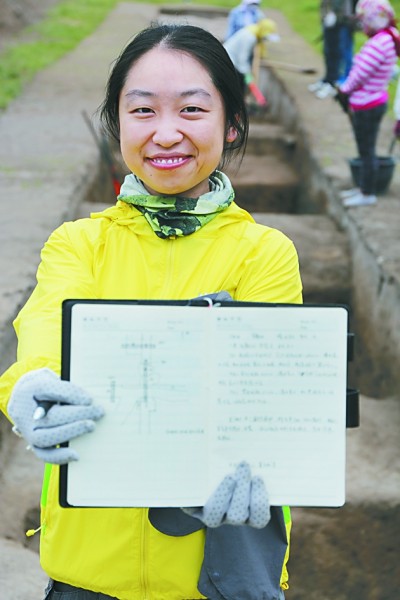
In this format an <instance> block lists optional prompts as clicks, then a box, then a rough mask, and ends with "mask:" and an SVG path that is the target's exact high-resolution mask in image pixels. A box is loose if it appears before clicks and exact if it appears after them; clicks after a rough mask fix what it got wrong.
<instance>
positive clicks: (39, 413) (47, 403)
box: [33, 396, 55, 421]
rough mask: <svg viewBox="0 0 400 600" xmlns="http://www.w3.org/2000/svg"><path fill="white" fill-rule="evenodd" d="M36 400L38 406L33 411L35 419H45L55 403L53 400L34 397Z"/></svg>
mask: <svg viewBox="0 0 400 600" xmlns="http://www.w3.org/2000/svg"><path fill="white" fill-rule="evenodd" d="M33 399H34V400H36V402H37V404H38V406H37V408H36V409H35V412H34V413H33V420H34V421H39V420H40V419H43V417H45V416H46V415H47V413H48V412H49V410H50V408H51V407H52V406H53V405H54V404H55V403H54V402H53V401H52V400H39V399H38V398H35V396H34V397H33Z"/></svg>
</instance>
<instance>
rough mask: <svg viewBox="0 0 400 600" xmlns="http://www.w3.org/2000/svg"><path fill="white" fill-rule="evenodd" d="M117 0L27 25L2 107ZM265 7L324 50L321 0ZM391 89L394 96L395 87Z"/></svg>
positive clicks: (399, 4)
mask: <svg viewBox="0 0 400 600" xmlns="http://www.w3.org/2000/svg"><path fill="white" fill-rule="evenodd" d="M125 1H126V0H125ZM128 1H129V0H128ZM146 1H147V2H148V1H149V0H146ZM150 1H151V2H152V3H154V4H162V3H165V2H163V0H150ZM174 1H175V2H177V0H172V2H169V3H173V2H174ZM117 2H118V0H64V1H63V2H61V3H60V4H59V5H58V6H56V7H55V8H53V9H52V10H50V11H49V13H48V16H47V18H46V19H44V20H43V21H42V22H41V23H39V24H37V25H35V26H32V27H30V28H28V29H27V33H29V35H30V37H31V38H33V41H29V42H25V43H21V44H18V45H16V46H12V47H10V48H9V49H8V50H6V51H4V52H3V53H2V54H1V55H0V109H2V108H3V109H4V108H6V107H7V105H8V104H9V102H11V100H12V99H13V98H15V97H16V96H17V95H18V94H19V93H20V92H21V90H22V88H23V86H24V84H25V83H26V82H27V81H29V80H30V79H31V78H32V77H33V76H34V74H35V73H37V72H38V71H40V70H41V69H43V68H44V67H46V66H48V65H50V64H52V63H53V62H55V61H56V60H57V59H59V58H60V57H61V56H63V55H64V54H65V53H67V52H69V51H70V50H72V49H73V48H74V47H75V46H76V45H77V44H78V43H79V42H80V41H81V40H82V39H84V38H85V37H87V36H88V35H89V34H90V33H92V31H94V30H95V29H96V27H97V26H98V25H99V24H100V23H101V22H102V20H103V19H104V18H105V17H106V15H107V14H108V13H109V12H110V10H112V9H113V8H114V6H115V5H116V4H117ZM196 2H197V3H201V4H214V5H218V6H226V7H227V8H231V7H232V6H235V5H236V4H238V1H236V0H214V2H210V1H209V0H196ZM177 3H180V1H179V2H177ZM392 4H393V6H394V8H395V10H396V12H397V14H398V15H399V18H400V0H393V2H392ZM262 7H263V8H264V10H266V11H268V8H271V9H278V10H281V11H282V12H283V13H284V15H285V16H286V17H287V19H288V20H289V22H290V23H291V25H292V27H293V29H295V31H297V32H298V33H300V34H301V35H302V36H303V37H304V38H305V39H306V40H307V41H308V42H309V43H310V44H312V45H313V46H314V47H315V48H316V50H317V51H320V52H321V51H322V45H321V43H318V42H316V40H317V39H318V37H319V35H320V22H319V1H318V0H284V1H282V0H267V1H266V0H263V4H262ZM364 40H365V38H364V36H363V35H362V34H357V36H356V48H358V47H360V45H361V44H362V43H363V41H364ZM391 87H392V88H393V87H394V86H391ZM391 92H392V95H393V90H391Z"/></svg>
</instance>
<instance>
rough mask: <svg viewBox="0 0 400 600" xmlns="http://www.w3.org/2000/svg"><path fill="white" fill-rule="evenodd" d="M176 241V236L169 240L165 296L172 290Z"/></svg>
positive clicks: (164, 287)
mask: <svg viewBox="0 0 400 600" xmlns="http://www.w3.org/2000/svg"><path fill="white" fill-rule="evenodd" d="M174 240H176V235H171V236H170V237H169V238H168V243H169V247H168V255H167V265H166V269H165V279H164V286H163V290H164V291H163V294H164V295H165V296H167V295H168V292H169V289H170V287H171V286H170V282H171V278H172V265H173V263H174V260H173V258H174V254H175V244H174Z"/></svg>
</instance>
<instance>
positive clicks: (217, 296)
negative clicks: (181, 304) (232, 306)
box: [193, 290, 233, 304]
mask: <svg viewBox="0 0 400 600" xmlns="http://www.w3.org/2000/svg"><path fill="white" fill-rule="evenodd" d="M208 298H209V299H210V300H212V301H213V302H214V304H215V302H232V301H233V298H232V296H231V295H230V293H229V292H226V291H225V290H222V291H221V292H214V293H213V294H203V296H197V297H196V298H193V300H207V299H208Z"/></svg>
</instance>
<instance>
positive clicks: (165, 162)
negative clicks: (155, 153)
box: [153, 158, 183, 165]
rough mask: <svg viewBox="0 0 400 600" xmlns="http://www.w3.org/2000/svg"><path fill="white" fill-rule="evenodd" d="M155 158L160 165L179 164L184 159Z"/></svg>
mask: <svg viewBox="0 0 400 600" xmlns="http://www.w3.org/2000/svg"><path fill="white" fill-rule="evenodd" d="M153 160H154V162H156V163H158V164H160V165H177V164H178V163H180V162H182V161H183V158H154V159H153Z"/></svg>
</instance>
